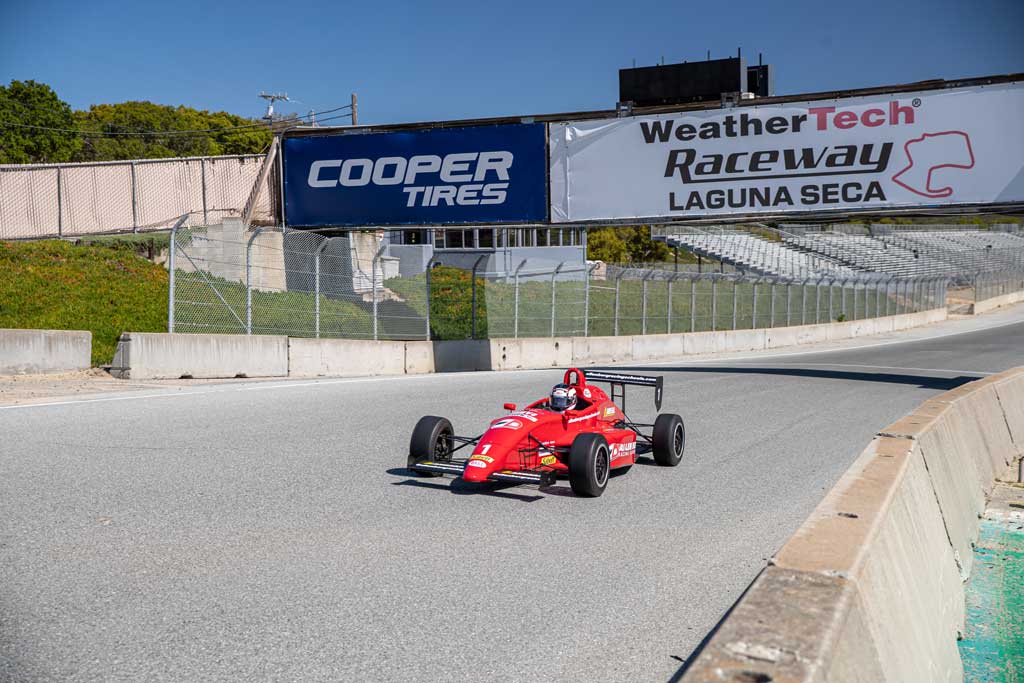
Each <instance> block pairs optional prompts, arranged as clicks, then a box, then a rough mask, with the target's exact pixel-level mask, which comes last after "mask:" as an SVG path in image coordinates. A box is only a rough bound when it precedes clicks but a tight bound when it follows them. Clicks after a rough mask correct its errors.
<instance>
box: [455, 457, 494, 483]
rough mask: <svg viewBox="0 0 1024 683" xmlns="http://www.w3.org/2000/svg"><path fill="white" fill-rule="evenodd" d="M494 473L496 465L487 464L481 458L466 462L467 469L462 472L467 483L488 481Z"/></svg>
mask: <svg viewBox="0 0 1024 683" xmlns="http://www.w3.org/2000/svg"><path fill="white" fill-rule="evenodd" d="M493 471H494V464H493V463H492V462H491V463H489V462H487V461H486V460H484V459H482V458H480V457H479V456H476V457H473V458H470V459H469V461H468V462H466V469H464V470H463V471H462V478H463V479H464V480H466V481H487V477H488V475H490V473H491V472H493Z"/></svg>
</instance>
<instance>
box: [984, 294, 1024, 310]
mask: <svg viewBox="0 0 1024 683" xmlns="http://www.w3.org/2000/svg"><path fill="white" fill-rule="evenodd" d="M1021 301H1024V292H1010V293H1009V294H1003V295H1002V296H994V297H992V298H991V299H985V300H984V301H975V302H974V305H973V306H972V307H971V312H972V313H973V314H974V315H980V314H982V313H987V312H988V311H991V310H994V309H996V308H1000V307H1002V306H1009V305H1011V304H1017V303H1020V302H1021Z"/></svg>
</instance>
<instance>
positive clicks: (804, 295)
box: [800, 280, 818, 325]
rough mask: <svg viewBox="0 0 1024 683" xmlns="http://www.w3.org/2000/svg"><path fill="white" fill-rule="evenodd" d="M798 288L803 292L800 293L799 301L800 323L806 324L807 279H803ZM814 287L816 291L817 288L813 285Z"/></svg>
mask: <svg viewBox="0 0 1024 683" xmlns="http://www.w3.org/2000/svg"><path fill="white" fill-rule="evenodd" d="M800 289H802V290H803V293H802V294H801V302H800V324H801V325H806V324H807V280H804V281H803V284H802V285H801V286H800ZM814 289H815V291H817V289H818V288H817V286H815V288H814Z"/></svg>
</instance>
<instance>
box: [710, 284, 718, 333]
mask: <svg viewBox="0 0 1024 683" xmlns="http://www.w3.org/2000/svg"><path fill="white" fill-rule="evenodd" d="M717 328H718V280H717V279H716V278H714V276H712V280H711V331H712V332H714V331H715V330H716V329H717Z"/></svg>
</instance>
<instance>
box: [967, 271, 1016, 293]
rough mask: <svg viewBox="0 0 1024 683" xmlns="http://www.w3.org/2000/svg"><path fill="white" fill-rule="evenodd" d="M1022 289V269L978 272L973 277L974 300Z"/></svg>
mask: <svg viewBox="0 0 1024 683" xmlns="http://www.w3.org/2000/svg"><path fill="white" fill-rule="evenodd" d="M1021 291H1024V269H1020V270H1008V271H1002V272H997V273H979V274H978V275H977V276H976V277H975V278H974V300H975V301H984V300H985V299H992V298H995V297H997V296H1003V295H1004V294H1013V293H1014V292H1021Z"/></svg>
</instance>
